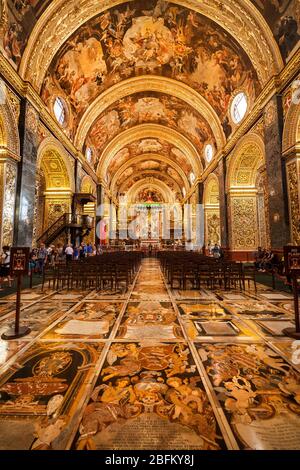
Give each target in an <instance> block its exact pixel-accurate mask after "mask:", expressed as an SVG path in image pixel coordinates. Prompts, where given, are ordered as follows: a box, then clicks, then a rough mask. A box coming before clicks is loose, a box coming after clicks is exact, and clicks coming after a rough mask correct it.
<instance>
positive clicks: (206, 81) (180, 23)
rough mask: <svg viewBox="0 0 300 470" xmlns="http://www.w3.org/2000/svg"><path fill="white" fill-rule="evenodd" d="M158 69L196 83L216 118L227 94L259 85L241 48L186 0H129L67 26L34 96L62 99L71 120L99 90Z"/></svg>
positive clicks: (222, 112) (249, 91) (224, 110)
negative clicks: (74, 27)
mask: <svg viewBox="0 0 300 470" xmlns="http://www.w3.org/2000/svg"><path fill="white" fill-rule="evenodd" d="M147 74H148V75H149V74H154V75H164V76H167V77H171V78H173V79H176V80H179V81H182V82H184V83H186V84H187V85H189V86H191V87H192V88H193V89H195V90H197V91H198V92H199V93H200V94H201V95H202V96H203V97H204V98H205V99H206V100H207V101H208V103H209V104H210V105H211V106H212V107H213V108H214V109H215V111H216V112H217V114H218V115H219V116H220V119H221V121H222V122H223V123H225V124H224V125H226V113H227V111H228V105H229V102H230V99H231V97H232V94H233V93H234V91H235V90H237V89H238V88H241V87H242V88H243V89H244V90H245V91H246V92H247V94H248V96H249V100H250V102H251V103H253V101H254V100H255V97H256V96H257V94H258V93H259V91H260V85H259V82H258V78H257V74H256V72H255V70H254V68H253V66H252V64H251V62H250V60H249V58H248V56H247V55H246V53H245V52H244V51H243V49H242V48H241V47H240V46H239V44H238V43H237V41H235V39H234V38H233V37H231V36H229V35H228V34H227V33H226V32H225V31H224V30H223V29H222V28H221V27H220V26H219V25H217V24H216V23H214V22H213V21H211V20H209V19H208V18H205V17H203V16H202V15H200V14H198V13H195V12H193V11H191V10H189V9H187V8H183V7H180V6H178V5H175V4H173V3H169V2H161V1H159V2H158V1H157V0H136V1H133V2H130V3H127V4H123V5H119V6H118V8H113V9H110V10H108V11H107V12H106V13H104V14H103V15H101V16H100V17H97V18H93V19H92V20H90V21H89V22H87V23H86V24H85V25H84V26H82V27H81V28H80V29H79V30H78V31H77V32H76V33H75V34H73V35H72V36H71V37H70V38H69V39H68V41H66V43H65V44H64V46H63V48H62V49H61V50H60V51H59V53H58V54H57V55H56V57H55V58H54V60H53V61H52V63H51V66H50V68H49V72H48V74H47V76H46V77H45V80H44V85H43V90H42V98H43V100H44V101H45V103H46V104H47V105H48V106H51V104H52V98H53V95H61V96H63V97H64V98H65V100H66V101H67V102H68V104H69V106H70V109H71V110H72V114H73V116H76V118H75V119H74V120H72V122H71V125H72V126H76V123H77V122H78V120H79V119H80V117H81V116H82V114H83V113H84V111H85V110H86V109H87V108H88V106H89V105H90V104H91V103H92V102H93V100H94V99H95V98H96V97H97V96H98V95H99V94H100V93H102V92H103V91H104V90H106V89H108V88H109V87H111V86H112V85H114V84H116V83H118V82H120V81H122V80H125V79H128V78H130V77H134V76H138V75H147Z"/></svg>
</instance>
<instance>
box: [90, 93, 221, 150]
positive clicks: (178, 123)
mask: <svg viewBox="0 0 300 470" xmlns="http://www.w3.org/2000/svg"><path fill="white" fill-rule="evenodd" d="M144 123H155V124H161V125H166V126H168V127H171V128H173V129H175V130H177V131H179V132H182V133H183V134H185V135H186V137H187V138H189V139H191V141H192V142H193V144H194V145H195V146H196V147H197V149H198V150H199V153H200V154H201V151H202V149H203V146H204V143H205V142H210V143H211V144H212V145H214V146H216V143H215V139H214V137H213V133H212V130H211V128H210V126H209V124H208V123H207V122H206V121H205V119H204V118H203V117H202V116H201V115H200V114H199V113H197V112H196V111H195V110H193V109H192V108H191V107H190V106H188V105H187V104H186V103H184V102H183V101H181V100H180V99H178V98H176V97H173V96H170V95H165V94H163V93H155V92H142V93H136V94H134V95H131V96H128V97H126V98H123V99H121V100H120V101H118V102H116V103H114V104H113V105H111V106H110V107H108V108H107V109H106V110H105V111H104V112H103V113H102V114H101V115H100V117H99V118H98V119H97V121H96V122H95V123H94V124H93V126H92V127H91V129H90V131H89V134H88V136H87V139H86V146H87V147H93V148H94V149H96V151H97V154H98V155H100V154H101V151H102V149H103V147H104V146H105V145H106V144H107V143H108V142H109V141H110V140H111V139H112V138H113V137H114V136H116V135H117V134H119V133H120V132H122V131H125V130H127V129H129V128H131V127H133V126H136V125H139V124H144ZM121 152H123V151H121Z"/></svg>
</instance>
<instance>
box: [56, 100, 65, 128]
mask: <svg viewBox="0 0 300 470" xmlns="http://www.w3.org/2000/svg"><path fill="white" fill-rule="evenodd" d="M53 111H54V115H55V117H56V119H57V121H58V122H59V124H60V125H61V126H63V125H64V124H65V122H66V105H65V103H64V101H63V99H62V98H60V97H57V98H56V100H55V101H54V105H53Z"/></svg>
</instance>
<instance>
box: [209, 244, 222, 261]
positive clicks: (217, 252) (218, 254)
mask: <svg viewBox="0 0 300 470" xmlns="http://www.w3.org/2000/svg"><path fill="white" fill-rule="evenodd" d="M211 253H212V255H213V257H214V258H220V257H221V248H220V247H219V245H217V243H216V244H215V246H214V247H213V248H212V250H211Z"/></svg>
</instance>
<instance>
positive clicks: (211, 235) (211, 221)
mask: <svg viewBox="0 0 300 470" xmlns="http://www.w3.org/2000/svg"><path fill="white" fill-rule="evenodd" d="M205 226H206V233H205V243H206V245H208V244H211V245H212V244H215V243H217V244H218V245H220V244H221V227H220V211H219V210H209V209H208V210H207V211H205Z"/></svg>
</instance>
